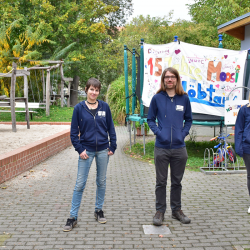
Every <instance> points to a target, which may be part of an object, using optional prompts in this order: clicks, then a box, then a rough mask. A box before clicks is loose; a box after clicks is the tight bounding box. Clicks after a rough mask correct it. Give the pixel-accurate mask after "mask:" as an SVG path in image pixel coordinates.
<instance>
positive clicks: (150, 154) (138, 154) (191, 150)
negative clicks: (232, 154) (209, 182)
mask: <svg viewBox="0 0 250 250" xmlns="http://www.w3.org/2000/svg"><path fill="white" fill-rule="evenodd" d="M185 143H186V147H187V152H188V160H187V166H186V169H189V170H191V171H200V167H203V164H204V151H205V149H206V148H213V147H214V146H215V145H217V144H218V142H216V141H202V142H193V141H186V142H185ZM232 146H233V147H234V144H232ZM145 151H146V154H145V155H144V154H143V144H142V143H136V144H135V145H133V146H132V148H131V152H130V148H129V146H126V147H125V148H124V152H125V153H126V154H128V155H130V156H131V157H133V158H136V159H139V160H142V161H146V162H149V163H152V164H154V141H150V142H147V143H146V144H145ZM237 157H238V159H241V162H242V164H243V160H242V158H240V157H239V156H238V155H237ZM242 164H241V166H242Z"/></svg>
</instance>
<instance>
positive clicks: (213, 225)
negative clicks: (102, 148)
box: [0, 127, 250, 250]
mask: <svg viewBox="0 0 250 250" xmlns="http://www.w3.org/2000/svg"><path fill="white" fill-rule="evenodd" d="M116 131H117V134H118V149H117V151H116V154H115V155H114V156H112V157H111V160H110V164H109V168H108V174H107V193H106V200H105V206H104V209H103V210H104V212H105V216H106V218H107V219H108V222H107V223H106V224H103V225H101V224H99V223H97V222H96V221H95V219H94V216H93V212H94V202H95V167H94V166H93V167H92V169H91V172H90V176H89V179H88V183H87V186H86V189H85V192H84V195H83V201H82V206H81V209H80V213H79V221H78V226H77V227H76V228H74V229H73V230H72V231H71V232H68V233H65V232H63V231H62V227H63V226H64V224H65V222H66V219H67V217H68V216H69V210H70V203H71V198H72V192H73V188H74V185H75V180H76V173H77V153H76V152H75V151H74V149H73V147H72V146H71V147H69V148H67V149H65V150H64V151H62V152H61V153H59V154H57V155H55V156H53V157H51V158H50V159H48V160H46V161H45V162H43V163H41V164H39V165H37V166H36V167H34V168H33V169H32V170H31V171H29V172H26V173H24V174H22V175H21V176H18V177H16V178H15V179H13V180H11V181H8V182H6V183H4V184H2V185H1V187H2V188H3V187H6V189H0V214H1V215H0V249H147V250H149V249H182V250H184V249H185V250H188V249H190V250H191V249H192V250H200V249H204V250H208V249H209V250H220V249H228V250H229V249H235V248H234V246H244V247H245V248H247V247H248V248H250V223H249V222H250V215H248V214H247V209H248V206H249V205H250V200H249V198H248V192H247V187H246V175H245V174H243V175H213V176H210V175H204V174H202V173H200V172H198V173H195V172H189V171H186V173H185V176H184V180H183V195H182V201H183V210H184V212H185V213H186V214H187V215H188V216H189V217H190V218H191V219H192V222H191V224H189V225H183V224H181V223H180V222H178V221H176V220H173V219H172V218H171V216H170V215H171V214H170V209H169V208H168V209H167V212H166V214H165V220H164V224H165V225H168V227H169V228H170V230H171V232H172V234H170V235H160V236H159V235H146V234H144V231H143V225H150V224H152V218H153V215H154V213H155V204H154V186H155V172H154V166H153V165H151V164H148V163H143V162H140V161H137V160H134V159H130V158H129V157H127V156H126V155H124V154H123V153H122V147H123V145H124V143H125V142H126V141H127V140H128V138H129V137H128V132H127V129H126V128H125V127H118V128H117V129H116ZM168 190H169V189H168ZM168 204H169V201H168ZM238 249H243V248H241V247H238Z"/></svg>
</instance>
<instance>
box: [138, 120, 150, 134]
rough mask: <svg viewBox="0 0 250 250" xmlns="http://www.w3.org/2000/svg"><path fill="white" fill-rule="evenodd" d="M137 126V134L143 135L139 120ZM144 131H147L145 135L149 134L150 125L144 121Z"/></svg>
mask: <svg viewBox="0 0 250 250" xmlns="http://www.w3.org/2000/svg"><path fill="white" fill-rule="evenodd" d="M135 127H136V131H137V133H136V135H137V136H142V132H141V124H140V122H138V121H137V122H135ZM144 131H145V135H147V134H148V132H149V126H148V124H147V123H146V122H145V123H144Z"/></svg>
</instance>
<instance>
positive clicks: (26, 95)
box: [23, 67, 29, 102]
mask: <svg viewBox="0 0 250 250" xmlns="http://www.w3.org/2000/svg"><path fill="white" fill-rule="evenodd" d="M24 70H26V71H27V67H24ZM23 81H24V91H23V92H24V98H27V102H28V98H29V97H28V77H27V75H25V74H24V76H23Z"/></svg>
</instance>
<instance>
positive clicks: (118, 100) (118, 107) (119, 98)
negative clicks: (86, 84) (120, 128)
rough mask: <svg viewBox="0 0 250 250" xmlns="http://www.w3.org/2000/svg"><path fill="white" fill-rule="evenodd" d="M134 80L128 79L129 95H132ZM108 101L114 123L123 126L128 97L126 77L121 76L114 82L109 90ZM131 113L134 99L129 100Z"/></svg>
mask: <svg viewBox="0 0 250 250" xmlns="http://www.w3.org/2000/svg"><path fill="white" fill-rule="evenodd" d="M131 82H132V78H131V77H129V78H128V83H129V84H128V86H129V95H131V94H132V84H131ZM107 100H108V104H109V106H110V109H111V112H112V117H113V120H114V122H118V123H119V124H123V123H124V121H125V117H126V95H125V77H124V76H120V77H119V78H118V79H116V80H115V81H113V82H112V83H111V85H110V87H109V88H108V92H107ZM129 107H130V111H131V108H132V97H130V98H129Z"/></svg>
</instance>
